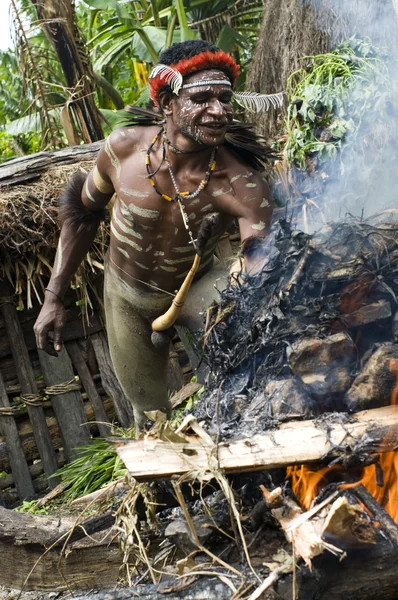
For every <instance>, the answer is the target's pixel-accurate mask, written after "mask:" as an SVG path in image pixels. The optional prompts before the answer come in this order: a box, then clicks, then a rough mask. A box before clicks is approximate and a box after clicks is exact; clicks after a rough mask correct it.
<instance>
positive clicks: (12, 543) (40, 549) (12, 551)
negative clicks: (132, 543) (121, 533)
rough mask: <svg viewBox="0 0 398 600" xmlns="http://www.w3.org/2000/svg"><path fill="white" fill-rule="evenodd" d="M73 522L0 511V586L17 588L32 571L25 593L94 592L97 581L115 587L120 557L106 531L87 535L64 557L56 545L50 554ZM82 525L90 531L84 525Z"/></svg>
mask: <svg viewBox="0 0 398 600" xmlns="http://www.w3.org/2000/svg"><path fill="white" fill-rule="evenodd" d="M75 523H76V517H62V518H59V517H50V516H42V515H28V514H23V513H17V512H14V511H11V510H7V509H5V508H0V585H4V586H10V587H13V588H18V589H20V588H22V586H23V585H24V583H25V580H26V578H27V577H28V575H29V573H30V571H31V570H32V569H33V571H32V573H31V574H30V576H29V580H28V582H27V585H26V587H27V589H30V590H43V591H49V592H58V591H66V590H67V589H68V587H67V586H69V588H70V589H72V590H84V589H90V588H97V587H98V583H99V582H101V585H102V586H104V587H106V586H107V585H112V584H115V583H116V582H117V580H118V578H119V576H120V572H119V569H120V565H121V564H122V555H121V552H120V550H119V549H118V545H117V542H115V541H112V535H113V534H111V532H109V535H107V536H105V534H104V532H99V533H92V534H90V538H87V537H83V538H82V539H80V540H78V541H75V542H73V543H70V544H68V546H67V551H66V554H67V557H66V558H65V556H63V555H62V552H61V551H62V546H63V543H62V542H60V543H59V544H56V545H55V546H54V547H53V548H52V549H50V546H51V544H52V543H53V542H54V540H57V539H59V538H60V537H61V536H63V535H65V534H67V533H68V532H69V531H70V530H71V528H72V527H73V526H74V524H75ZM85 525H86V523H85ZM87 526H88V528H89V529H90V523H87ZM91 529H92V528H91ZM77 531H80V532H81V530H79V529H78V530H77ZM92 538H94V539H92ZM64 539H66V535H65V538H64ZM46 550H48V551H47V552H46ZM36 563H37V565H36V567H35V564H36ZM34 567H35V568H34Z"/></svg>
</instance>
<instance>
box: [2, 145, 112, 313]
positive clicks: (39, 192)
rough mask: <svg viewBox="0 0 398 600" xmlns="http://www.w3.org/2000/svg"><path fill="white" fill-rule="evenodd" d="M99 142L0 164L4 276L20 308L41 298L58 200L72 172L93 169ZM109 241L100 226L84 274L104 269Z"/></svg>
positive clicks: (53, 241) (81, 281)
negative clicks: (11, 286) (105, 251)
mask: <svg viewBox="0 0 398 600" xmlns="http://www.w3.org/2000/svg"><path fill="white" fill-rule="evenodd" d="M101 144H102V142H99V143H96V144H88V145H84V146H75V147H72V148H64V149H62V150H59V151H54V152H39V153H37V154H33V155H31V156H27V157H22V158H18V159H16V160H13V161H10V162H8V163H6V164H4V165H2V166H0V276H2V277H7V278H8V279H9V280H10V281H11V282H12V285H13V287H14V289H15V293H16V294H17V295H18V297H19V305H20V307H21V308H23V307H25V306H26V307H27V308H30V307H31V306H32V304H33V302H34V298H35V297H36V299H37V301H38V302H40V301H41V300H42V298H43V290H44V287H45V284H46V282H47V281H48V278H49V275H50V271H51V266H52V263H53V260H54V255H55V249H56V246H57V242H58V237H59V226H58V200H59V196H60V194H61V192H62V189H63V187H64V186H65V184H66V182H67V181H68V179H69V178H70V176H71V175H72V173H74V172H75V171H77V170H78V169H80V168H82V169H85V170H86V171H88V170H90V169H91V167H92V165H93V162H94V160H95V157H96V155H97V153H98V150H99V148H100V147H101ZM106 237H107V231H106V228H102V229H101V230H100V232H99V235H98V237H97V240H96V243H95V245H94V246H93V249H92V251H91V253H90V255H89V256H88V257H87V260H86V261H85V265H84V266H85V275H87V273H89V272H97V271H98V270H99V269H101V267H102V260H103V255H104V250H105V245H106ZM88 266H89V267H90V268H89V269H87V267H88ZM77 282H78V285H83V287H84V285H85V283H86V276H85V277H83V278H82V273H80V274H79V275H78V278H77ZM75 284H76V281H75Z"/></svg>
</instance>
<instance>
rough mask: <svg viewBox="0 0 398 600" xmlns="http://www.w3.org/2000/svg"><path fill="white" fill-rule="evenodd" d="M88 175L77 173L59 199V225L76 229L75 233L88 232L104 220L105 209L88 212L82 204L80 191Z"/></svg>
mask: <svg viewBox="0 0 398 600" xmlns="http://www.w3.org/2000/svg"><path fill="white" fill-rule="evenodd" d="M87 177H88V173H86V172H83V171H78V172H77V173H74V174H73V175H72V177H71V178H70V180H69V183H68V185H67V186H66V188H65V189H64V191H63V193H62V195H61V197H60V199H59V209H60V210H59V218H60V222H61V225H63V224H64V223H68V224H70V225H72V227H75V228H76V233H81V232H82V231H88V230H91V229H93V228H94V227H98V225H99V224H100V223H101V221H103V220H104V219H105V215H106V211H105V209H102V210H98V211H95V212H94V211H91V210H88V209H87V208H86V207H85V206H84V204H83V202H82V190H83V186H84V183H85V181H86V179H87Z"/></svg>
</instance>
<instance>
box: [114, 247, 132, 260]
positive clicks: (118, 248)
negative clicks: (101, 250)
mask: <svg viewBox="0 0 398 600" xmlns="http://www.w3.org/2000/svg"><path fill="white" fill-rule="evenodd" d="M116 249H117V250H119V252H120V253H121V254H123V256H125V257H126V258H130V255H129V253H128V252H127V250H125V249H124V248H120V246H116Z"/></svg>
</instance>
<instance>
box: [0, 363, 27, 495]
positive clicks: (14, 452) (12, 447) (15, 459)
mask: <svg viewBox="0 0 398 600" xmlns="http://www.w3.org/2000/svg"><path fill="white" fill-rule="evenodd" d="M0 407H1V408H9V407H10V402H9V400H8V396H7V392H6V388H5V385H4V381H3V376H2V374H1V373H0ZM0 431H1V433H2V435H3V436H4V438H5V440H6V444H7V452H8V456H9V460H10V465H11V470H12V474H13V477H14V482H15V487H16V488H17V493H18V496H19V497H20V499H21V500H24V499H25V498H29V497H31V496H33V495H34V493H35V490H34V488H33V483H32V478H31V476H30V472H29V467H28V463H27V462H26V458H25V455H24V452H23V448H22V443H21V440H20V439H19V435H18V429H17V426H16V423H15V419H14V417H11V416H10V417H9V416H5V415H4V414H3V415H0Z"/></svg>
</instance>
